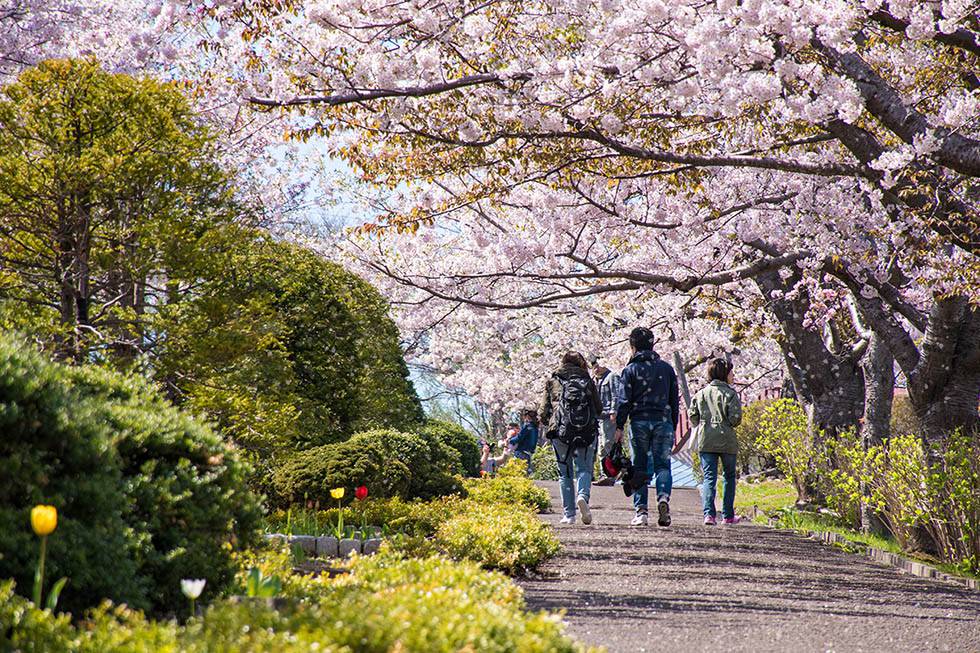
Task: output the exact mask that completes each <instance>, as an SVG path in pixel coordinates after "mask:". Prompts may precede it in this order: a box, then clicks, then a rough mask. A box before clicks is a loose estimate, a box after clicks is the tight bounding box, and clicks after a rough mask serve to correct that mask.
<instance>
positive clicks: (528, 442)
mask: <svg viewBox="0 0 980 653" xmlns="http://www.w3.org/2000/svg"><path fill="white" fill-rule="evenodd" d="M521 418H522V424H521V430H520V431H519V432H518V433H517V435H515V436H514V437H512V438H511V439H510V444H511V445H512V446H513V447H514V457H515V458H520V459H521V460H526V461H527V473H528V474H530V473H531V456H533V455H534V450H535V449H537V448H538V414H537V413H535V412H534V411H533V410H525V411H524V414H523V415H522V416H521Z"/></svg>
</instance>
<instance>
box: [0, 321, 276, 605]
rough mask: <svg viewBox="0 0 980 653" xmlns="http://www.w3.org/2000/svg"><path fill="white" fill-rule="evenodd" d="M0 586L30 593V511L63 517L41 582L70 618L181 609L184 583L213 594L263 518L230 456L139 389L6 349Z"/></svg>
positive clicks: (0, 375) (211, 436) (202, 429)
mask: <svg viewBox="0 0 980 653" xmlns="http://www.w3.org/2000/svg"><path fill="white" fill-rule="evenodd" d="M0 432H2V433H3V434H4V435H3V438H0V578H13V579H15V580H16V581H17V583H18V586H19V587H24V588H29V587H31V579H32V577H33V571H34V563H35V559H36V551H37V542H36V538H35V537H34V535H33V533H32V532H31V530H30V520H29V512H30V509H31V507H32V506H33V505H34V504H36V503H49V504H52V505H54V506H55V507H56V508H58V511H59V524H58V529H57V530H56V531H55V532H54V534H53V535H52V536H51V537H49V542H48V544H49V552H48V571H47V577H48V578H50V579H56V578H58V577H60V576H66V577H68V579H69V583H68V586H67V587H66V588H65V590H64V592H62V594H61V603H60V605H61V607H62V608H63V609H67V610H71V611H74V612H79V611H81V610H82V609H84V608H86V607H88V606H92V605H96V604H98V603H99V602H100V601H101V600H102V599H104V598H110V599H112V600H114V601H117V602H126V603H128V604H130V605H132V606H135V607H138V608H142V609H148V610H152V611H155V612H171V611H173V610H175V609H177V608H178V607H179V606H182V605H183V601H184V599H183V597H182V596H181V594H180V587H179V584H180V579H181V578H205V579H207V580H208V586H207V590H206V593H207V595H212V596H213V595H215V594H217V593H219V592H220V591H221V590H222V589H223V588H224V587H226V586H227V585H228V583H229V582H230V581H231V579H232V578H233V575H234V570H235V567H234V564H233V561H232V554H233V553H234V551H236V550H238V549H241V548H243V547H247V546H249V545H250V544H251V543H252V542H253V541H254V539H255V537H256V535H257V529H258V522H259V518H260V511H259V507H258V503H257V501H256V499H255V498H254V496H253V495H252V494H251V493H249V492H248V490H247V488H246V487H245V480H244V478H245V470H244V468H243V466H242V464H241V463H240V461H239V459H238V458H237V456H236V455H235V453H234V452H233V451H232V450H230V449H229V448H228V447H227V446H226V445H225V444H224V442H223V441H222V440H221V439H220V438H219V437H218V436H217V435H216V434H215V433H213V432H212V431H211V430H210V429H208V428H207V427H206V426H204V425H203V424H201V423H199V422H197V421H195V420H194V419H192V418H191V417H190V416H189V415H187V414H185V413H183V412H181V411H179V410H177V409H175V408H173V407H172V406H170V405H169V404H167V402H166V401H164V400H163V399H162V398H161V397H160V396H159V395H158V394H157V393H156V392H155V391H154V390H152V389H151V388H149V387H148V386H147V385H146V384H145V383H144V382H143V381H142V380H140V379H137V378H134V377H127V376H123V375H120V374H116V373H111V372H108V371H105V370H102V369H97V368H71V367H67V366H63V365H58V364H55V363H51V362H50V361H47V360H46V359H44V358H43V357H41V356H40V355H39V354H37V353H36V352H34V351H32V350H29V349H27V348H25V347H22V346H19V345H17V344H16V343H14V342H13V341H12V340H10V339H9V338H2V339H0Z"/></svg>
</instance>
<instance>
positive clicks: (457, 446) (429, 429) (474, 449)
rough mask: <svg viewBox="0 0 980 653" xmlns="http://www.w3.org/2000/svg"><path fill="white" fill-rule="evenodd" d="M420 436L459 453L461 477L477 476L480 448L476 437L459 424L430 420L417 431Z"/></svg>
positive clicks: (478, 472)
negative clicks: (436, 441)
mask: <svg viewBox="0 0 980 653" xmlns="http://www.w3.org/2000/svg"><path fill="white" fill-rule="evenodd" d="M418 433H420V434H421V435H423V436H425V437H428V438H434V439H437V440H439V441H440V442H442V443H443V444H445V445H446V446H448V447H449V448H451V449H454V450H455V451H456V452H457V453H459V462H460V468H459V473H460V474H461V475H462V476H479V474H480V446H479V444H478V443H477V439H476V437H475V436H474V435H473V434H472V433H470V432H469V431H467V430H466V429H464V428H463V427H462V426H460V425H459V424H453V423H452V422H447V421H444V420H439V419H430V420H428V421H426V423H425V424H424V425H423V426H422V427H421V428H420V429H419V430H418Z"/></svg>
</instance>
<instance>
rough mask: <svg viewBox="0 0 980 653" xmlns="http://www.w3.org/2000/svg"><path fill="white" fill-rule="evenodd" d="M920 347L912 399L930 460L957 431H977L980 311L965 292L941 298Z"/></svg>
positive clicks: (912, 377) (912, 381) (979, 385)
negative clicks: (970, 301)
mask: <svg viewBox="0 0 980 653" xmlns="http://www.w3.org/2000/svg"><path fill="white" fill-rule="evenodd" d="M921 350H922V356H921V360H920V361H919V364H918V365H917V366H916V368H915V372H914V373H913V374H912V375H911V377H910V379H909V399H910V400H911V402H912V406H913V408H914V409H915V412H916V415H917V416H918V417H919V420H920V422H921V424H922V430H923V433H922V437H923V446H924V447H925V448H926V452H927V455H928V456H929V457H930V460H932V459H934V457H935V456H936V455H938V452H939V450H941V448H942V446H943V443H944V442H945V440H946V438H947V437H948V436H949V434H950V433H952V432H953V431H955V430H958V429H960V430H965V431H967V432H976V431H977V427H978V423H977V396H978V394H980V311H978V309H976V308H974V307H971V306H970V303H969V300H968V299H967V298H965V297H950V298H945V299H941V300H938V301H937V302H936V305H935V307H934V308H933V310H932V311H931V313H930V316H929V327H928V329H927V330H926V334H925V338H924V340H923V343H922V347H921Z"/></svg>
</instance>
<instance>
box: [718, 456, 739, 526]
mask: <svg viewBox="0 0 980 653" xmlns="http://www.w3.org/2000/svg"><path fill="white" fill-rule="evenodd" d="M737 463H738V456H737V455H736V454H733V453H725V454H722V455H721V465H722V468H723V469H724V472H725V493H724V495H723V496H722V500H721V515H722V517H724V518H725V519H732V518H734V517H735V471H736V470H735V466H736V465H737Z"/></svg>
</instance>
